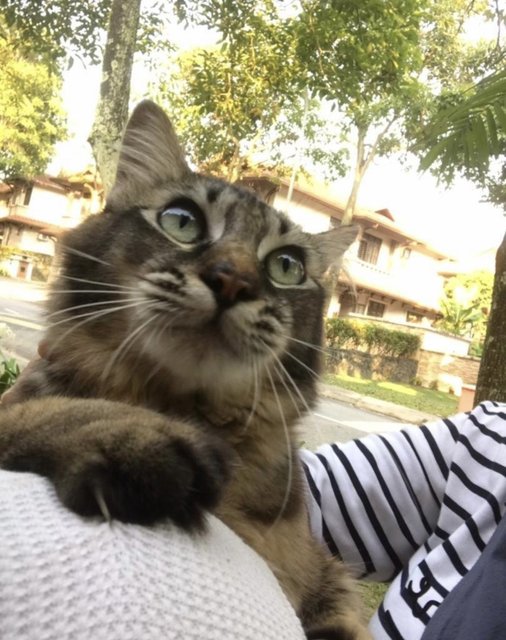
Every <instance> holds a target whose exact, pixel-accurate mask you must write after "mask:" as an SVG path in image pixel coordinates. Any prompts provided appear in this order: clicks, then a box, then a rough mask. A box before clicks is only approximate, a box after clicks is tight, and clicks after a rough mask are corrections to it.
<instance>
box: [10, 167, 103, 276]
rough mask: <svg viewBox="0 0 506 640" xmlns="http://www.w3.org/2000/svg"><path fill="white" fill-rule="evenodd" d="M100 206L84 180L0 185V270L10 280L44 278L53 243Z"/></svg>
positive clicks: (50, 179)
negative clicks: (35, 275) (35, 276)
mask: <svg viewBox="0 0 506 640" xmlns="http://www.w3.org/2000/svg"><path fill="white" fill-rule="evenodd" d="M98 207H99V203H98V200H97V195H96V193H95V191H94V190H93V189H92V188H90V186H89V184H88V183H87V182H86V181H85V180H82V181H70V180H67V179H65V178H55V177H52V176H40V177H38V178H35V179H33V180H19V181H16V182H13V183H11V184H8V185H7V184H0V268H1V269H2V270H3V271H4V272H6V273H7V274H8V275H10V276H11V277H17V278H23V279H27V280H30V279H31V278H32V276H33V275H34V269H35V270H36V269H39V271H40V275H41V276H42V277H43V276H44V272H45V271H47V268H46V267H48V265H50V264H51V261H52V258H53V256H54V254H55V244H56V240H57V239H58V238H59V237H60V236H61V234H62V233H64V231H65V230H66V229H70V228H72V227H75V226H77V225H78V224H79V223H80V222H81V221H82V220H83V219H84V218H86V217H87V216H88V215H90V213H92V212H94V211H96V210H97V209H98Z"/></svg>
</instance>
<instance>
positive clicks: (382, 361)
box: [326, 349, 418, 384]
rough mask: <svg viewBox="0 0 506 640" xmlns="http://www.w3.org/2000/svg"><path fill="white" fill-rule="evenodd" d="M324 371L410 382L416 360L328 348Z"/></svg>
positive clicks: (370, 378) (416, 366)
mask: <svg viewBox="0 0 506 640" xmlns="http://www.w3.org/2000/svg"><path fill="white" fill-rule="evenodd" d="M328 351H329V353H328V355H327V357H326V371H327V372H328V373H341V374H346V375H348V376H353V377H360V378H365V379H368V380H389V381H391V382H403V383H407V384H411V383H412V382H413V380H415V378H416V375H417V373H416V372H417V368H418V362H417V361H416V360H413V359H411V358H399V357H395V356H381V355H372V354H370V353H366V352H365V351H356V350H354V349H329V350H328Z"/></svg>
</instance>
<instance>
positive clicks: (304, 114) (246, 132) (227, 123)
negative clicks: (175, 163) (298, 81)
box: [158, 23, 343, 181]
mask: <svg viewBox="0 0 506 640" xmlns="http://www.w3.org/2000/svg"><path fill="white" fill-rule="evenodd" d="M242 42H243V44H242V45H240V46H235V45H234V46H232V45H229V44H228V43H224V44H222V45H221V46H214V47H209V48H207V49H195V50H192V51H190V52H188V53H185V54H183V55H181V56H179V58H178V59H177V60H176V64H177V72H176V73H172V74H171V73H170V72H167V73H163V76H162V77H163V78H167V77H168V78H170V80H169V81H166V80H162V81H161V82H160V83H159V84H158V99H159V101H160V102H162V103H165V104H167V107H168V110H169V111H170V113H171V117H172V118H173V120H174V122H175V124H176V128H177V130H178V132H179V134H180V136H181V138H182V140H183V142H184V143H185V149H186V151H187V152H188V153H189V155H190V157H191V159H192V161H193V162H194V163H195V164H196V165H197V166H198V167H199V168H200V169H201V170H203V171H206V172H210V173H214V174H216V175H220V176H222V177H224V178H226V179H227V180H230V181H236V180H238V179H239V178H240V177H241V176H242V175H244V174H248V175H251V174H252V173H256V172H259V171H260V172H264V171H266V170H268V171H270V172H271V173H273V174H276V175H286V174H287V173H288V172H289V171H290V169H289V167H288V166H287V164H286V162H287V155H289V153H290V150H291V149H293V146H294V145H295V144H299V145H305V155H307V156H310V157H312V158H313V160H314V161H315V162H318V163H320V164H323V163H325V164H326V165H327V169H328V170H329V171H338V172H340V171H341V170H342V164H343V163H342V152H339V153H337V154H336V153H332V152H329V145H330V143H331V140H330V136H329V132H328V131H327V129H326V128H325V126H324V122H323V120H322V117H321V115H319V103H318V102H317V101H315V100H313V101H311V102H310V103H308V102H305V101H304V100H301V99H300V98H299V96H298V92H297V91H295V90H294V87H293V82H292V81H293V66H294V64H295V63H293V64H292V63H291V57H290V46H291V45H290V41H289V40H288V39H287V38H286V32H285V30H284V27H283V25H280V24H278V25H273V24H272V23H271V24H270V25H269V29H267V28H261V29H260V31H259V32H251V33H250V34H249V40H247V39H246V38H245V39H243V40H242ZM302 129H304V131H303V135H302V131H301V130H302ZM289 149H290V150H289Z"/></svg>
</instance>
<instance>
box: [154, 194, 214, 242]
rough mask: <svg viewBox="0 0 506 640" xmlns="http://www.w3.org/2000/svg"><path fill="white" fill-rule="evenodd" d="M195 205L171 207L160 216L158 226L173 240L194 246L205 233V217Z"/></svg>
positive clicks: (172, 205) (175, 205) (173, 205)
mask: <svg viewBox="0 0 506 640" xmlns="http://www.w3.org/2000/svg"><path fill="white" fill-rule="evenodd" d="M192 204H193V203H191V204H187V203H177V202H174V203H173V204H171V205H169V206H168V207H167V208H166V209H164V210H163V211H161V212H160V213H159V214H158V224H159V225H160V227H161V228H162V229H163V230H164V231H165V233H166V234H167V235H168V236H170V237H171V238H172V239H173V240H176V241H177V242H181V243H183V244H192V243H194V242H197V241H198V240H200V239H201V238H202V236H203V235H204V231H205V221H204V216H203V214H202V212H201V211H200V210H198V209H197V208H196V206H192Z"/></svg>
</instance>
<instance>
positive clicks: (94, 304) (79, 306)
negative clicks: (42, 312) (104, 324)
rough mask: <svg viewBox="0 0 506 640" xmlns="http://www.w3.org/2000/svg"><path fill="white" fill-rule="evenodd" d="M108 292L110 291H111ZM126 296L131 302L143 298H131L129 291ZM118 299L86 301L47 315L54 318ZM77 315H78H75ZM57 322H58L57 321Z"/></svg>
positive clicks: (114, 301)
mask: <svg viewBox="0 0 506 640" xmlns="http://www.w3.org/2000/svg"><path fill="white" fill-rule="evenodd" d="M107 293H110V292H109V291H108V292H107ZM124 295H125V296H127V297H126V298H125V302H130V301H134V300H141V298H129V297H128V295H129V294H128V293H125V294H124ZM118 302H120V301H118V300H117V299H116V300H101V301H100V302H86V303H84V304H77V305H75V306H73V307H65V308H63V309H59V310H58V311H55V312H53V313H50V314H49V315H48V316H47V317H48V318H53V317H54V316H58V315H61V314H62V313H67V312H68V311H75V310H76V309H85V308H87V307H100V306H104V305H111V304H117V303H118ZM74 317H77V316H74ZM56 324H57V323H56Z"/></svg>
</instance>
